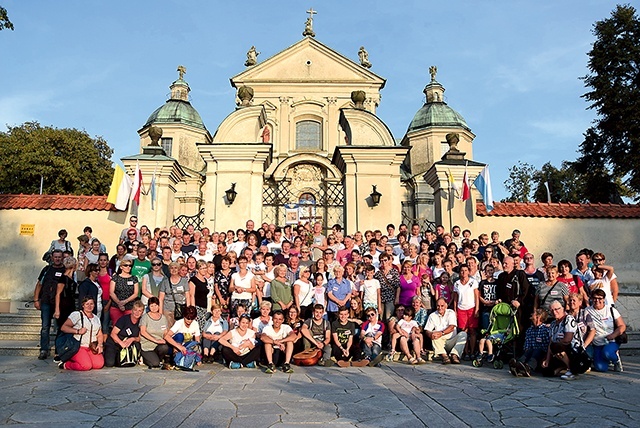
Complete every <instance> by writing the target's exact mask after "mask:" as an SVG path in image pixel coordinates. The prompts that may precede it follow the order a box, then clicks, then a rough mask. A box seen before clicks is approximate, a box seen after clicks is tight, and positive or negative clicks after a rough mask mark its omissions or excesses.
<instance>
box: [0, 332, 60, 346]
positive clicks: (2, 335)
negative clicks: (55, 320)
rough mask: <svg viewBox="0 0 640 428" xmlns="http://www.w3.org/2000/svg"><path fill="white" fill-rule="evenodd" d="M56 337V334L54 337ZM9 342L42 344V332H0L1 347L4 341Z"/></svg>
mask: <svg viewBox="0 0 640 428" xmlns="http://www.w3.org/2000/svg"><path fill="white" fill-rule="evenodd" d="M52 337H55V334H53V335H52ZM4 340H9V341H14V340H23V341H30V342H35V343H39V342H40V330H39V329H38V331H0V347H1V346H2V341H4Z"/></svg>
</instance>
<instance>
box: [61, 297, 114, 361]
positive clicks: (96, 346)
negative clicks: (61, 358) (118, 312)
mask: <svg viewBox="0 0 640 428" xmlns="http://www.w3.org/2000/svg"><path fill="white" fill-rule="evenodd" d="M95 305H96V303H95V301H94V300H93V298H92V297H90V296H87V297H85V298H84V299H82V304H81V309H80V310H79V311H75V312H71V314H70V315H69V317H68V318H67V320H66V321H65V322H64V324H62V327H61V328H60V330H62V332H63V333H70V334H74V337H75V338H76V339H77V340H79V341H80V349H79V350H78V352H77V353H76V355H74V356H73V357H72V358H71V359H70V360H69V361H67V362H66V363H63V362H61V363H59V364H58V367H60V368H61V369H67V370H80V371H86V370H91V369H94V370H97V369H101V368H102V366H104V357H103V356H102V344H103V340H104V336H103V335H102V329H101V324H100V317H98V316H97V315H94V314H93V309H94V308H95Z"/></svg>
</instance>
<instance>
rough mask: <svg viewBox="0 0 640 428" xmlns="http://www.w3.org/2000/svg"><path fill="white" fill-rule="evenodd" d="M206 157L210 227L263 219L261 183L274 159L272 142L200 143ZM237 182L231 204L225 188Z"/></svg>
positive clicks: (206, 219) (206, 203) (206, 204)
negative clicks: (269, 163)
mask: <svg viewBox="0 0 640 428" xmlns="http://www.w3.org/2000/svg"><path fill="white" fill-rule="evenodd" d="M198 150H199V151H200V155H201V156H202V157H203V158H204V160H205V162H206V164H207V168H206V183H205V185H204V187H203V194H204V195H203V197H204V208H205V214H204V225H206V226H208V227H209V228H210V229H211V230H218V229H220V228H225V229H237V228H240V227H244V225H245V221H246V220H248V219H252V220H254V221H255V222H256V223H259V222H260V221H261V219H262V184H263V179H264V171H265V169H266V167H267V165H268V161H269V160H270V159H271V144H265V143H218V144H208V145H201V146H198ZM232 183H236V187H235V190H236V192H237V196H236V199H235V201H234V202H233V203H232V204H230V203H229V202H228V201H227V200H226V197H225V191H226V190H228V189H229V188H231V184H232Z"/></svg>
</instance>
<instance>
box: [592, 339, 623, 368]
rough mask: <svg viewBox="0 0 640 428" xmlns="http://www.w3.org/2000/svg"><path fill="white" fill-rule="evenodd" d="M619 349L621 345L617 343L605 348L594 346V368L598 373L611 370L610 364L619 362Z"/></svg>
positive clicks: (609, 344)
mask: <svg viewBox="0 0 640 428" xmlns="http://www.w3.org/2000/svg"><path fill="white" fill-rule="evenodd" d="M618 349H620V345H618V344H617V343H616V342H609V343H607V344H606V345H604V346H595V345H593V366H594V368H595V369H596V371H598V372H606V371H607V370H609V362H612V363H615V362H616V361H618V358H619V357H618Z"/></svg>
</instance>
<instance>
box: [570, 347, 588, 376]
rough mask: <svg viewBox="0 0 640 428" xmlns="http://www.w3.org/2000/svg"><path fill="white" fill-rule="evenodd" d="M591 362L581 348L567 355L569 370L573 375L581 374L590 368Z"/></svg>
mask: <svg viewBox="0 0 640 428" xmlns="http://www.w3.org/2000/svg"><path fill="white" fill-rule="evenodd" d="M591 364H593V360H592V359H591V357H590V356H589V354H587V351H585V349H584V347H583V346H580V347H579V348H578V349H574V350H573V351H572V352H571V353H570V355H569V370H571V373H573V374H583V373H585V372H586V371H587V370H589V369H590V368H591Z"/></svg>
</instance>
